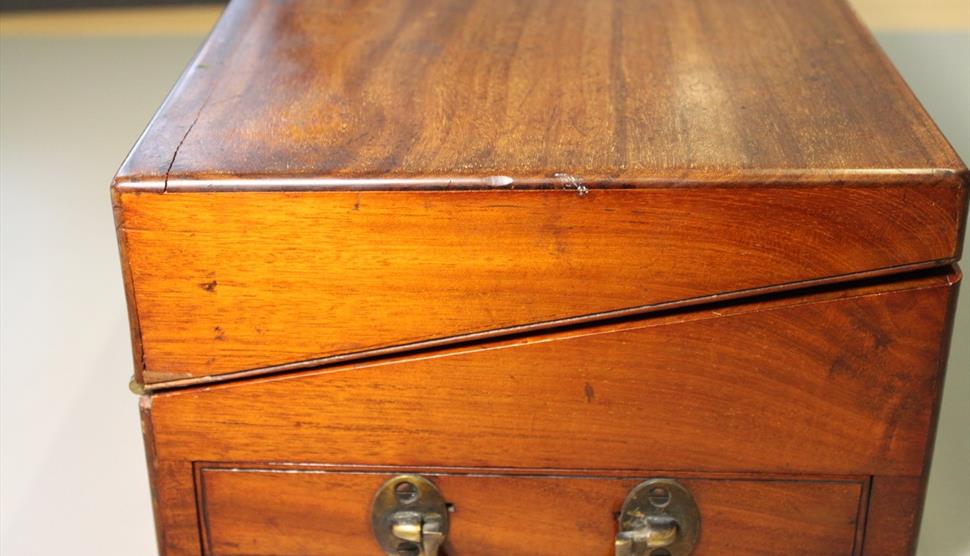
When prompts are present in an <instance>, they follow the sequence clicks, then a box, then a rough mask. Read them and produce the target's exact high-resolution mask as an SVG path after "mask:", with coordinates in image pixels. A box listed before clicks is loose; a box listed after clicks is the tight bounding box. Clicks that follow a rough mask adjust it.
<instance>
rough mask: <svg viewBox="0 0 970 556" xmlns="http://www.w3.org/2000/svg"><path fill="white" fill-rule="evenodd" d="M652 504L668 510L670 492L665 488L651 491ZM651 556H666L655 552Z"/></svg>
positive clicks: (655, 488) (654, 488)
mask: <svg viewBox="0 0 970 556" xmlns="http://www.w3.org/2000/svg"><path fill="white" fill-rule="evenodd" d="M647 499H648V500H650V503H651V504H653V505H654V507H657V508H666V507H667V504H670V491H668V490H667V489H665V488H664V487H653V488H651V489H650V493H649V495H648V496H647ZM651 556H664V555H663V554H658V553H656V552H654V553H653V554H651Z"/></svg>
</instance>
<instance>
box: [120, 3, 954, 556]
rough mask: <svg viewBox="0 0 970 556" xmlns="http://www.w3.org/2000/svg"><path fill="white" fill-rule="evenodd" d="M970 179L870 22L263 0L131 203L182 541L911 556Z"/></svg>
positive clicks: (838, 16) (172, 115)
mask: <svg viewBox="0 0 970 556" xmlns="http://www.w3.org/2000/svg"><path fill="white" fill-rule="evenodd" d="M967 181H968V173H967V170H966V168H965V167H964V165H963V163H962V162H961V161H960V160H959V159H958V157H957V156H956V155H955V154H954V152H953V151H952V149H951V148H950V146H949V145H948V144H947V142H946V141H945V139H944V138H943V137H942V135H941V134H940V132H939V131H938V130H937V128H936V127H935V126H934V124H933V123H932V122H931V121H930V119H929V118H928V116H927V115H926V113H925V112H924V111H923V109H922V108H921V107H920V105H919V104H918V102H917V101H916V99H915V98H914V97H913V95H912V93H911V92H910V91H909V90H908V89H907V88H906V86H905V84H904V83H903V82H902V81H901V79H900V77H899V76H898V75H897V74H896V72H895V70H894V69H893V68H892V66H891V64H890V63H889V62H888V60H887V59H886V57H885V56H884V55H883V54H882V52H881V51H880V50H879V48H878V47H877V46H876V44H875V43H874V41H873V39H872V37H871V36H870V35H869V34H868V32H867V31H866V30H865V29H864V28H863V27H862V26H861V25H860V23H859V22H858V20H857V19H856V18H855V16H854V15H853V14H852V13H851V11H850V10H849V9H848V7H847V6H846V5H845V4H844V3H843V2H842V1H841V0H819V1H816V2H810V3H809V2H801V1H797V0H736V1H730V2H726V1H723V0H696V1H675V0H643V1H634V0H615V1H603V2H585V1H572V0H557V1H538V0H536V1H524V2H514V1H512V0H502V1H494V0H492V1H485V0H480V1H473V0H467V1H459V0H426V1H416V2H343V1H337V0H331V1H325V2H323V1H310V0H306V1H291V2H256V1H236V2H233V3H231V4H230V6H229V8H228V9H227V10H226V13H225V15H224V16H223V18H222V19H221V21H220V22H219V24H218V26H217V27H216V29H215V30H214V32H213V34H212V35H211V36H210V38H209V39H208V41H207V42H206V44H205V46H204V47H203V49H202V50H201V51H200V53H199V54H198V56H197V58H196V59H195V60H194V61H193V62H192V64H191V66H190V67H189V69H188V70H187V71H186V73H185V74H184V76H183V77H182V79H181V80H180V81H179V82H178V84H177V85H176V87H175V89H174V91H173V92H172V93H171V95H170V96H169V98H168V99H167V100H166V101H165V104H164V105H163V106H162V108H161V109H160V111H159V113H158V115H157V116H156V117H155V119H154V120H153V121H152V123H151V124H150V125H149V127H148V129H147V131H146V132H145V133H144V135H143V136H142V138H141V139H140V140H139V142H138V144H137V145H136V146H135V148H134V150H133V151H132V152H131V154H130V155H129V157H128V160H127V161H126V162H125V163H124V165H123V167H122V168H121V170H120V171H119V174H118V176H117V178H116V179H115V182H114V185H113V189H112V194H113V201H114V205H115V208H116V217H117V224H118V234H119V243H120V246H121V252H122V260H123V268H124V274H125V283H126V288H127V295H128V301H129V310H130V311H129V312H130V316H131V329H132V337H133V341H134V342H133V343H134V352H135V369H136V371H135V379H134V383H133V384H134V386H135V388H136V389H137V390H139V391H141V392H142V393H143V396H142V398H141V409H142V419H143V423H144V431H145V442H146V448H147V452H148V463H149V469H150V473H151V483H152V488H153V497H154V505H155V515H156V520H157V529H158V540H159V545H160V550H161V553H162V554H164V555H167V556H182V555H189V554H192V555H196V554H205V555H218V556H237V555H256V554H259V555H268V554H272V555H324V554H326V555H332V554H335V555H379V554H400V555H411V556H418V555H425V556H431V555H433V554H449V555H453V556H454V555H458V556H468V555H498V554H502V555H522V556H534V555H563V554H569V555H594V556H605V555H607V554H615V555H617V556H686V555H688V554H693V555H698V556H704V555H720V554H735V553H743V554H756V555H791V554H799V555H825V556H833V555H846V556H848V555H854V556H892V555H903V554H909V553H911V552H912V550H913V546H914V537H915V533H916V531H917V528H918V525H919V515H920V508H921V506H922V498H923V493H924V484H925V479H926V474H927V469H928V457H929V454H930V452H931V447H932V439H933V434H934V428H935V419H936V414H937V407H938V404H939V398H940V388H941V385H942V377H943V372H944V369H945V360H946V354H947V344H948V339H949V334H950V321H951V317H952V315H953V308H954V306H955V300H956V284H957V282H958V281H959V276H960V275H959V271H958V270H957V268H956V266H955V265H954V262H955V261H956V259H957V256H958V253H959V250H960V242H961V238H962V233H963V228H964V224H965V218H966V212H967Z"/></svg>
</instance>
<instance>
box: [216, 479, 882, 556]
mask: <svg viewBox="0 0 970 556" xmlns="http://www.w3.org/2000/svg"><path fill="white" fill-rule="evenodd" d="M422 476H424V477H426V478H428V479H430V480H432V481H433V482H434V483H435V484H436V485H437V487H438V488H439V489H440V491H441V494H442V496H443V497H444V498H445V500H446V501H447V502H449V503H450V504H452V508H453V510H454V511H453V512H452V513H451V514H450V531H449V532H448V535H447V540H446V543H445V544H444V546H443V549H444V552H445V553H447V554H449V555H455V556H478V555H480V556H495V555H497V554H502V555H506V556H542V555H548V556H563V555H576V556H608V555H612V554H613V550H614V548H613V547H614V538H615V536H616V534H617V528H618V525H617V523H618V522H617V517H616V516H617V515H618V514H619V512H620V509H621V505H622V503H623V500H624V498H625V497H626V496H627V493H628V492H629V491H630V490H631V489H633V488H634V487H635V486H637V485H638V484H639V483H640V482H642V481H643V480H644V478H638V477H603V476H600V477H596V476H592V477H591V476H557V477H542V476H515V475H501V474H482V473H481V472H478V473H475V472H468V473H461V474H456V473H447V472H445V473H442V472H430V473H422ZM392 477H393V475H391V474H388V472H387V471H374V472H368V471H359V470H357V471H353V472H341V471H334V470H327V471H321V470H308V469H304V470H300V471H295V470H293V469H292V468H291V469H288V470H281V469H279V468H275V469H272V468H262V469H259V468H219V467H203V468H201V469H200V470H199V473H198V480H199V492H200V493H201V498H202V500H201V504H200V506H201V508H202V510H203V515H204V525H203V527H204V536H205V546H206V549H207V551H208V554H210V555H212V556H242V555H251V554H274V555H277V556H297V555H299V556H324V555H334V556H336V555H341V556H345V555H373V556H379V555H381V554H383V552H382V551H381V549H380V547H379V546H378V544H377V541H376V540H375V538H374V535H373V533H372V528H371V501H372V499H373V497H374V494H375V493H376V492H377V491H378V489H379V488H380V487H381V485H382V484H383V483H384V482H385V481H387V480H388V479H390V478H392ZM678 482H680V483H681V484H682V485H683V486H684V487H686V488H687V489H688V490H689V491H690V492H691V494H692V495H693V497H694V500H695V501H696V504H697V508H698V511H699V513H700V516H701V526H700V530H701V533H700V536H699V540H698V542H697V544H696V545H695V549H694V552H692V555H695V556H705V555H709V556H716V555H723V554H757V555H759V556H773V555H778V556H790V555H791V554H799V555H800V556H810V555H818V556H851V555H852V554H854V547H855V540H856V530H857V524H858V523H859V510H860V500H861V497H862V493H863V491H864V488H865V486H866V485H865V482H864V481H861V480H850V479H845V480H813V481H794V480H771V481H766V480H753V479H750V478H729V477H718V478H716V479H709V478H696V477H695V478H681V479H678Z"/></svg>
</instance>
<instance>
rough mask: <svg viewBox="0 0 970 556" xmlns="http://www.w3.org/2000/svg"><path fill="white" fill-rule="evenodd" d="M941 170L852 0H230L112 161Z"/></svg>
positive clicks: (137, 177)
mask: <svg viewBox="0 0 970 556" xmlns="http://www.w3.org/2000/svg"><path fill="white" fill-rule="evenodd" d="M940 170H942V171H946V172H957V173H959V172H963V171H964V170H965V168H964V166H963V164H962V163H961V162H960V160H959V159H958V157H957V156H956V155H955V154H954V152H953V150H952V149H951V148H950V147H949V145H948V144H947V142H946V140H945V139H944V138H943V136H942V135H941V134H940V132H939V131H938V130H937V128H936V126H935V125H934V124H933V123H932V121H931V120H930V119H929V118H928V116H927V115H926V113H925V112H924V111H923V109H922V108H921V107H920V105H919V103H918V102H916V100H915V99H914V97H913V95H912V93H911V92H910V91H909V90H908V89H907V87H906V86H905V84H904V83H903V82H902V80H901V79H900V77H899V76H898V74H897V73H896V71H895V70H894V69H893V67H892V65H891V64H890V63H889V61H888V60H887V58H886V57H885V56H884V55H883V54H882V52H881V51H880V50H879V47H878V46H877V45H876V44H875V41H874V40H873V39H872V37H871V36H870V35H869V34H868V32H867V31H865V29H864V28H863V27H862V25H861V24H860V23H859V22H858V20H857V19H856V17H855V15H854V14H853V13H852V12H851V10H850V9H849V8H848V6H847V5H846V4H845V3H844V2H843V1H842V0H819V1H815V2H811V3H805V2H802V1H799V0H738V1H732V2H723V1H720V0H695V1H691V2H679V1H672V0H648V1H642V0H612V1H605V2H586V1H582V0H532V1H515V0H501V1H500V2H495V1H494V0H487V1H486V0H479V1H474V0H419V1H409V2H385V1H367V2H350V1H341V0H328V1H326V2H320V1H287V2H257V1H236V2H233V4H232V5H231V6H230V8H229V9H228V11H227V14H226V16H225V17H224V20H223V22H221V23H220V25H219V26H218V27H217V29H216V32H215V33H214V35H213V37H212V38H211V39H210V43H209V45H208V46H207V47H206V49H204V50H203V51H202V52H201V54H200V57H199V58H198V59H197V60H196V61H195V62H193V64H192V65H191V66H190V68H189V69H188V70H187V73H186V75H185V77H184V78H183V79H182V81H181V83H180V84H179V85H178V86H177V88H176V94H175V95H174V96H173V97H172V98H170V99H169V101H168V102H166V104H165V106H164V107H163V109H162V110H161V112H160V113H159V115H158V116H157V118H156V119H155V121H154V122H153V123H152V125H151V126H150V127H149V129H148V130H147V132H146V134H145V136H144V137H143V138H142V140H141V142H140V143H139V145H138V147H137V148H136V149H135V151H134V152H133V153H132V155H131V157H130V159H129V160H128V162H127V163H126V164H125V166H124V167H123V168H122V170H121V172H120V174H119V181H120V182H122V183H126V184H127V183H129V182H134V183H135V184H136V185H137V184H139V183H140V184H141V185H142V186H143V187H149V188H166V187H167V188H168V189H169V190H173V189H178V188H180V187H183V186H188V187H212V188H215V189H220V188H222V185H220V183H221V180H223V179H226V178H230V179H231V178H241V179H255V180H256V181H257V183H255V184H250V185H251V186H253V187H256V188H263V187H272V186H273V185H274V182H276V183H275V185H280V183H279V182H278V180H281V179H285V178H310V179H316V178H334V177H349V178H362V177H371V178H390V177H398V178H419V177H428V178H449V177H458V176H471V177H480V178H486V177H489V176H507V177H510V178H512V179H522V178H542V179H549V178H551V177H552V176H553V175H554V174H556V173H565V174H570V175H574V176H577V178H579V179H581V180H583V181H589V182H596V181H601V180H607V181H618V182H624V181H626V180H630V179H634V180H635V179H637V178H648V179H657V178H664V179H674V180H676V179H682V178H685V177H690V178H696V179H702V180H705V179H709V178H710V177H712V176H724V175H728V176H731V175H734V176H743V177H744V179H746V180H748V181H752V180H753V181H762V180H764V179H774V178H778V177H781V176H785V175H793V176H795V177H796V178H797V177H802V178H805V177H809V176H811V175H816V176H817V175H822V176H824V177H825V178H826V179H827V180H828V181H831V182H841V181H843V180H847V181H857V180H863V181H865V180H866V179H871V178H872V177H873V176H882V175H886V174H896V173H898V172H899V171H904V172H910V171H912V172H914V175H913V183H918V182H922V181H923V180H924V179H925V178H926V177H927V175H929V174H932V173H934V172H935V171H940ZM186 182H187V183H186ZM237 185H238V184H237Z"/></svg>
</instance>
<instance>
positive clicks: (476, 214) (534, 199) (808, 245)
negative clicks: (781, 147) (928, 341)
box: [120, 185, 963, 383]
mask: <svg viewBox="0 0 970 556" xmlns="http://www.w3.org/2000/svg"><path fill="white" fill-rule="evenodd" d="M833 194H835V196H833ZM836 199H838V200H837V201H836ZM120 203H121V204H120V207H121V211H122V213H123V214H124V217H123V222H124V224H123V228H122V233H123V234H124V237H125V245H126V248H127V263H128V265H129V268H130V278H131V280H132V281H133V283H134V287H133V292H134V298H135V303H134V310H135V312H136V314H137V320H138V330H139V336H140V339H141V343H142V346H143V352H142V356H141V361H140V363H141V364H142V365H143V366H144V370H143V374H142V377H143V378H144V380H145V381H147V382H149V383H165V382H166V381H172V380H178V379H186V378H192V377H201V376H204V375H213V374H219V373H229V372H232V371H242V370H249V369H257V370H258V369H266V368H267V367H273V366H276V365H283V364H288V363H300V362H303V363H306V362H308V361H313V360H321V359H326V358H327V357H332V356H335V355H346V354H351V355H353V354H358V355H359V354H362V353H366V352H368V351H370V350H375V349H381V348H387V347H395V346H402V345H404V346H406V345H408V344H413V343H416V342H426V341H428V340H435V339H443V340H445V341H448V340H452V341H453V340H455V339H457V338H456V336H460V335H468V334H476V333H478V334H479V335H480V334H481V333H482V332H483V331H484V332H491V333H493V334H494V333H496V332H503V331H506V329H508V328H510V327H516V326H531V327H536V326H538V325H539V324H541V323H546V324H549V323H554V322H555V321H557V320H561V319H568V318H576V317H585V318H586V319H593V318H602V317H603V316H608V315H603V314H602V313H610V312H625V313H630V312H642V311H649V310H656V309H657V308H660V307H662V306H664V305H669V304H670V303H671V302H678V301H680V302H683V301H685V300H688V301H690V302H692V303H697V302H698V301H704V298H705V297H710V296H724V295H726V294H730V293H732V292H733V293H734V294H735V295H737V294H739V293H746V292H745V290H750V289H755V288H762V287H766V286H776V285H779V284H786V285H789V286H790V285H792V284H797V283H799V282H804V281H809V280H813V279H820V278H826V277H830V276H841V277H844V276H846V275H851V274H853V273H857V272H862V271H869V272H873V271H882V272H886V271H887V270H888V269H891V268H892V267H896V266H900V265H907V264H913V263H918V264H933V262H934V261H937V260H940V259H948V258H952V257H954V256H955V253H954V251H953V249H955V248H956V243H955V239H956V237H957V234H958V233H959V225H960V221H959V218H958V215H959V214H960V212H961V211H962V203H963V199H962V192H960V191H959V190H957V189H955V188H952V187H949V186H945V185H939V186H930V187H926V188H922V189H918V190H913V189H911V188H908V187H895V186H894V187H863V188H847V187H843V188H842V189H841V190H839V191H836V190H834V189H832V188H814V187H798V188H785V187H782V188H776V187H761V188H745V187H727V188H674V189H666V188H659V189H645V190H613V191H591V192H590V193H589V194H587V195H585V196H578V195H576V194H575V192H543V191H514V192H497V191H488V192H486V191H482V192H471V193H456V192H430V191H427V192H355V193H352V192H331V193H326V194H319V193H306V192H299V193H271V192H265V193H228V192H227V193H218V194H213V193H192V194H190V193H179V194H175V195H168V194H166V195H155V194H123V195H121V197H120ZM267 207H272V210H267ZM768 207H770V209H769V208H768ZM874 213H877V214H881V215H884V216H885V219H874V218H870V217H869V215H872V214H874ZM820 230H824V232H820ZM415 315H420V318H414V316H415Z"/></svg>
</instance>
